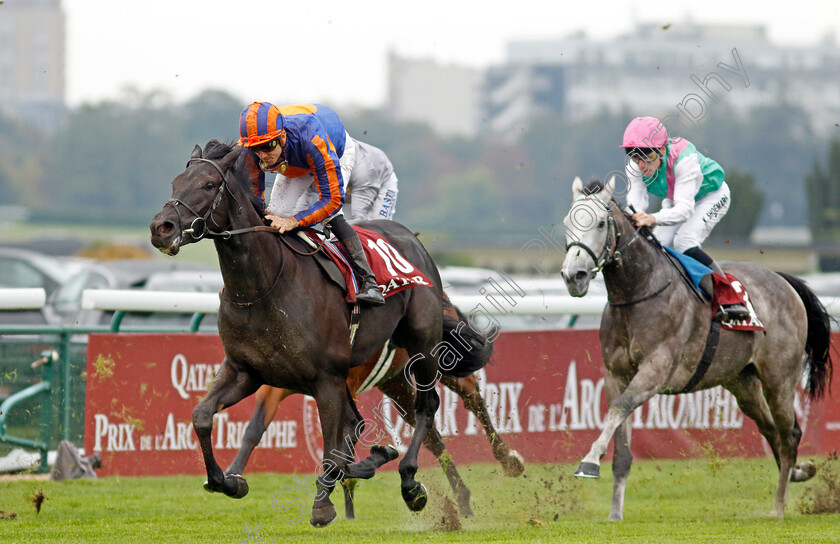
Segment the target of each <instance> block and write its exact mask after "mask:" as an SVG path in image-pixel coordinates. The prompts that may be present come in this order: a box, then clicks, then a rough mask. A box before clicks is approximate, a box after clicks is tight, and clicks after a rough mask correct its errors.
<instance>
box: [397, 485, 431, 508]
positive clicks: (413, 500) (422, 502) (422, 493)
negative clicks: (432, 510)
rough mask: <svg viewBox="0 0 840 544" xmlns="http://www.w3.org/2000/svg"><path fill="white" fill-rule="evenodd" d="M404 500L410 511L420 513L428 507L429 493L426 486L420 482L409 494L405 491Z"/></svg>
mask: <svg viewBox="0 0 840 544" xmlns="http://www.w3.org/2000/svg"><path fill="white" fill-rule="evenodd" d="M403 500H404V501H405V505H406V506H408V509H409V510H411V511H412V512H419V511H421V510H422V509H424V508H425V507H426V502H428V500H429V493H428V492H427V491H426V486H425V485H423V484H421V483H419V482H418V483H416V484H415V485H414V487H412V488H411V489H410V490H408V491H407V492H406V491H405V490H403Z"/></svg>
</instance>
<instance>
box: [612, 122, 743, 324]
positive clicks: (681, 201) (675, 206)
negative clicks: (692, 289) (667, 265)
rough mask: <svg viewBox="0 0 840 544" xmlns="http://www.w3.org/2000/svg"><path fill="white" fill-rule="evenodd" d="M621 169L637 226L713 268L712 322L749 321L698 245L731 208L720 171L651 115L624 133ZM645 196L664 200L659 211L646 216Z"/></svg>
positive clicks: (707, 256)
mask: <svg viewBox="0 0 840 544" xmlns="http://www.w3.org/2000/svg"><path fill="white" fill-rule="evenodd" d="M621 147H623V148H624V149H625V151H626V153H627V158H628V159H629V160H628V161H627V165H626V168H625V171H626V174H627V179H628V181H629V182H630V190H629V191H628V193H627V204H628V205H632V206H633V207H634V208H635V213H634V214H633V221H634V222H635V224H636V226H638V227H641V226H650V227H655V228H654V230H653V234H654V235H655V236H656V238H657V239H658V240H659V242H660V243H662V244H663V245H666V246H671V247H673V248H674V250H675V251H678V252H679V253H684V254H686V255H688V256H689V257H693V258H694V259H696V260H698V261H700V262H701V263H703V264H704V265H706V266H708V267H709V268H711V269H712V272H713V274H712V278H713V279H714V282H713V283H714V285H715V291H716V296H717V299H718V301H719V302H720V309H719V310H718V313H717V315H716V316H715V318H716V319H720V320H724V321H725V320H729V319H736V320H738V319H747V318H749V310H748V309H747V307H746V306H745V305H744V304H743V303H742V302H741V298H740V297H739V296H738V294H737V293H735V292H734V290H733V288H732V286H731V284H730V282H729V279H728V278H727V277H726V274H724V273H723V270H722V269H721V268H720V266H718V264H717V263H716V262H715V260H714V259H712V257H710V256H709V255H708V254H707V253H706V252H705V251H703V250H702V249H701V248H700V246H701V245H702V243H703V241H704V240H705V239H706V238H707V237H708V236H709V234H710V233H711V232H712V229H713V228H714V227H715V225H717V223H718V222H719V221H720V220H721V219H722V218H723V216H724V215H726V212H727V211H728V210H729V204H730V193H729V186H728V185H727V184H726V181H725V180H724V171H723V168H721V166H720V165H719V164H718V163H717V162H715V161H714V160H712V159H710V158H708V157H706V156H704V155H703V154H702V153H700V152H699V151H698V150H697V148H696V147H695V146H694V144H692V143H691V142H689V141H688V140H686V139H684V138H669V137H668V131H667V130H666V128H665V126H664V125H663V124H662V122H661V121H659V120H658V119H656V118H655V117H636V118H635V119H633V120H632V121H631V122H630V124H628V125H627V128H626V129H625V131H624V138H623V141H622V144H621ZM648 193H650V194H652V195H654V196H658V197H660V198H661V199H662V209H661V210H659V211H658V212H655V213H647V212H646V210H647V206H648Z"/></svg>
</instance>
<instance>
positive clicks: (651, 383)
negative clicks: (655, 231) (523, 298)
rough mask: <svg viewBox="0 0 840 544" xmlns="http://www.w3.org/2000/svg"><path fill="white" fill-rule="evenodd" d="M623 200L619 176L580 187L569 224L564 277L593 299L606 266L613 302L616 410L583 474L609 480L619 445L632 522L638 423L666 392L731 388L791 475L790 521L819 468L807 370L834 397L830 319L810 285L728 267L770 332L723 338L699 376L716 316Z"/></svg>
mask: <svg viewBox="0 0 840 544" xmlns="http://www.w3.org/2000/svg"><path fill="white" fill-rule="evenodd" d="M614 191H615V178H612V179H611V180H610V182H609V183H607V185H606V186H604V185H603V184H602V183H601V182H598V181H597V180H593V181H592V182H590V183H589V184H588V185H587V186H586V187H584V186H583V183H582V182H581V180H580V178H576V179H575V181H574V184H573V194H574V201H573V203H572V207H571V210H570V211H569V214H568V215H567V216H566V218H565V219H564V226H565V229H566V239H567V253H566V258H565V261H564V263H563V278H564V279H565V281H566V284H567V286H568V289H569V293H570V294H571V295H573V296H577V297H581V296H583V295H585V294H586V292H587V289H588V287H589V281H590V279H591V278H592V277H594V276H595V274H596V273H597V271H598V270H601V269H603V275H604V280H605V283H606V287H607V294H608V299H609V303H608V304H607V306H606V308H605V309H604V313H603V317H602V319H601V329H600V342H601V354H602V357H603V361H604V365H605V367H606V370H607V373H606V380H605V385H604V389H605V391H606V394H607V401H608V403H609V413H608V415H607V417H606V418H605V425H604V430H603V432H602V433H601V435H600V436H599V437H598V439H597V440H596V441H595V442H594V443H593V444H592V447H591V449H590V450H589V453H588V454H587V455H586V457H584V458H583V460H582V462H581V463H580V466H579V468H578V469H577V471H576V473H575V475H576V476H582V477H592V478H597V477H599V475H600V459H601V457H602V456H603V455H604V453H605V452H606V449H607V445H608V443H609V441H610V439H611V438H613V437H615V440H614V460H613V497H612V506H611V509H610V517H609V519H610V520H614V521H620V520H621V519H622V517H623V509H624V490H625V485H626V483H627V476H628V475H629V473H630V465H631V463H632V460H633V456H632V455H631V453H630V429H631V426H630V422H629V421H628V416H629V415H630V414H631V413H632V412H633V410H635V409H636V408H637V407H639V406H641V405H642V404H644V403H645V402H646V401H647V400H649V399H650V398H651V397H653V396H654V395H657V394H678V393H681V392H688V391H696V390H701V389H708V388H711V387H715V386H718V385H721V386H723V387H724V388H726V389H727V390H729V391H730V392H731V393H732V394H733V395H734V396H735V398H736V399H737V401H738V406H739V407H740V409H741V411H743V412H744V414H746V415H747V416H748V417H750V418H751V419H752V420H753V421H755V423H756V425H757V426H758V430H759V432H760V433H761V434H762V436H764V438H765V439H766V440H767V442H768V443H769V445H770V447H771V449H772V450H773V455H774V456H775V458H776V464H777V465H778V467H779V485H778V489H777V491H776V497H775V502H774V506H773V514H774V515H776V516H778V517H782V516H784V509H785V497H786V495H787V489H788V482H790V481H794V482H802V481H805V480H808V479H810V478H812V477H813V476H814V475H815V474H816V467H815V466H814V465H813V464H812V463H800V464H797V462H796V456H797V449H798V446H799V440H800V438H801V436H802V430H801V429H800V427H799V424H798V422H797V420H796V414H795V412H794V407H793V404H794V395H795V389H796V385H797V382H798V381H799V379H800V377H801V376H802V375H803V370H804V369H807V371H808V373H809V374H808V378H809V383H808V390H809V394H810V396H811V398H819V397H820V396H822V395H823V394H824V392H825V388H826V383H830V377H831V358H830V354H829V348H830V325H831V323H830V317H829V316H828V314H827V313H826V311H825V308H824V307H823V306H822V304H821V303H820V301H819V299H818V298H817V297H816V296H815V295H814V293H813V292H812V291H811V290H810V289H809V288H808V287H807V286H806V285H805V283H804V282H803V281H802V280H800V279H798V278H795V277H793V276H789V275H787V274H780V273H776V272H773V271H771V270H768V269H766V268H764V267H761V266H758V265H756V264H750V263H727V264H726V265H725V266H724V267H723V268H724V269H725V270H726V271H727V272H729V273H731V274H733V275H735V276H736V277H737V278H738V280H739V281H740V282H741V283H742V285H743V286H744V287H746V290H747V293H748V296H749V300H750V302H751V303H752V306H753V308H754V309H755V312H756V314H757V315H758V316H760V319H761V321H762V323H763V325H764V328H765V331H763V332H762V331H731V330H726V329H721V330H720V335H719V343H718V346H717V350H716V351H715V352H714V357H713V358H712V359H711V363H710V364H709V365H708V369H707V371H706V372H705V374H702V373H698V372H697V369H698V365H699V364H700V361H701V359H702V355H703V352H704V349H705V346H706V343H707V337H708V335H709V332H710V329H711V326H712V322H711V316H712V313H711V308H710V307H709V304H708V303H706V302H704V301H703V300H702V299H701V298H700V297H697V296H695V294H694V293H692V292H691V290H690V288H689V287H688V286H687V284H686V283H684V282H683V281H681V278H680V276H679V272H678V270H677V268H676V267H674V266H672V265H671V264H670V262H669V259H668V257H667V256H666V254H665V252H664V251H663V249H662V248H661V246H660V245H659V244H658V242H656V240H655V239H654V238H653V237H652V235H651V234H650V232H649V231H648V230H647V229H646V228H641V229H636V228H635V226H634V225H633V223H632V221H631V220H630V218H629V217H628V216H627V215H626V214H625V213H624V212H623V211H622V210H621V209H620V206H619V205H618V204H617V203H616V201H615V200H613V193H614Z"/></svg>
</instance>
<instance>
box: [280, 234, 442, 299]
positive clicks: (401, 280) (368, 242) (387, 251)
mask: <svg viewBox="0 0 840 544" xmlns="http://www.w3.org/2000/svg"><path fill="white" fill-rule="evenodd" d="M353 229H354V230H355V231H356V234H358V235H359V239H360V240H361V242H362V247H363V248H364V250H365V256H366V257H367V260H368V264H369V265H370V268H371V270H372V271H373V274H374V276H375V277H376V283H377V284H379V288H380V289H381V290H382V296H384V297H385V298H388V297H389V296H391V295H394V294H396V293H399V292H401V291H404V290H406V289H410V288H412V287H416V286H419V285H425V286H427V287H431V286H432V282H431V281H430V280H429V278H427V277H426V275H425V274H424V273H423V272H421V271H420V269H419V268H417V267H415V266H414V265H413V264H411V263H410V262H408V261H407V260H406V259H405V257H403V256H402V255H401V254H400V253H399V251H397V249H396V248H394V247H393V246H392V245H391V244H389V243H388V241H387V240H386V239H385V238H384V237H382V236H381V235H380V234H378V233H376V232H373V231H371V230H367V229H364V228H361V227H358V226H356V225H353ZM298 237H299V240H295V241H296V243H306V245H308V246H309V247H310V248H313V249H314V248H315V247H319V246H320V248H321V251H318V252H316V253H315V254H314V255H313V256H314V257H315V261H316V262H317V263H318V265H319V266H320V267H321V268H322V269H323V270H324V272H325V273H326V274H327V277H328V278H330V280H332V281H333V282H334V283H336V284H337V285H338V286H339V287H341V288H342V289H344V292H345V301H347V302H348V303H351V304H355V302H356V293H357V292H358V289H359V283H358V281H357V279H356V277H355V275H354V274H353V268H352V267H351V266H350V256H349V255H348V254H347V250H346V249H345V248H344V245H343V244H339V243H338V241H337V240H336V238H335V237H331V238H327V237H326V236H325V235H324V234H323V233H321V232H319V231H316V230H314V229H302V230H300V231H298ZM290 238H292V239H293V237H290ZM309 252H311V249H310V250H309Z"/></svg>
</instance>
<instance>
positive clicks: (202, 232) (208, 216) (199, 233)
mask: <svg viewBox="0 0 840 544" xmlns="http://www.w3.org/2000/svg"><path fill="white" fill-rule="evenodd" d="M194 162H206V163H210V164H212V165H213V168H215V169H216V171H217V172H218V173H219V175H220V176H221V177H222V183H221V184H220V185H219V188H218V189H217V190H216V196H215V197H214V198H213V203H212V204H211V205H210V208H209V209H208V210H207V213H205V214H204V216H203V217H202V216H201V214H199V213H198V212H197V211H195V210H193V209H192V208H191V207H190V206H189V204H187V203H186V202H184V201H183V200H181V199H180V198H170V199H169V200H167V201H166V203H167V204H171V205H172V207H173V208H174V209H175V215H177V216H178V221H179V223H180V221H181V213H180V212H179V211H178V206H183V207H184V208H186V209H187V210H188V211H189V212H190V213H191V214H193V215H194V216H195V219H193V221H192V223H190V228H188V229H184V230H183V231H182V232H183V234H189V235H190V236H192V238H193V240H201V239H202V238H204V237H205V236H221V237H224V238H230V234H231V233H230V231H224V232H213V231H211V230H210V229H209V228H208V227H207V222H208V220H209V221H211V222H212V223H213V224H214V225H215V226H216V227H219V228H222V227H220V226H219V224H218V223H216V222H215V221H214V220H213V213H214V212H215V211H216V208H218V207H219V204H221V202H222V196H223V194H224V192H225V191H227V193H228V194H229V195H230V196H231V198H233V200H234V202H236V203H237V204H239V201H238V200H236V196H235V195H234V194H233V193H232V192H231V190H230V188H229V187H228V185H227V177H225V173H224V172H223V171H222V168H221V167H220V166H219V165H218V164H216V162H215V161H211V160H210V159H202V158H192V159H190V160H189V161H188V162H187V168H189V167H190V165H191V164H192V163H194ZM240 208H241V205H240Z"/></svg>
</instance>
